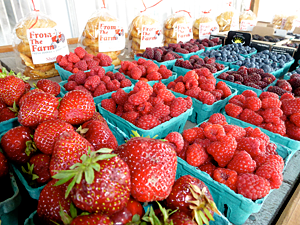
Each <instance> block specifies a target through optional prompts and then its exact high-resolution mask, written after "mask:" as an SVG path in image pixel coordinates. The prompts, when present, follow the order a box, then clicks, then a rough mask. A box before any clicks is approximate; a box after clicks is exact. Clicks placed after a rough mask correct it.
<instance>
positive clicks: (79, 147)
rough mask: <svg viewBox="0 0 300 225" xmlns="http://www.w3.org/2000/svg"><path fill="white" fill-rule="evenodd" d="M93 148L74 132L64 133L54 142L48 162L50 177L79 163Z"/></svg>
mask: <svg viewBox="0 0 300 225" xmlns="http://www.w3.org/2000/svg"><path fill="white" fill-rule="evenodd" d="M88 148H90V149H91V150H92V151H94V147H93V146H92V145H91V144H90V143H89V142H88V141H87V140H86V139H85V138H83V137H81V136H80V135H79V134H78V133H76V132H75V131H65V132H63V133H62V134H61V135H60V136H59V138H58V139H57V140H56V142H55V145H54V148H53V153H52V157H51V161H50V173H51V176H53V175H54V174H56V173H57V172H58V171H60V170H67V169H69V167H70V166H72V165H73V164H75V163H77V162H80V157H81V156H82V155H83V154H86V153H87V151H88Z"/></svg>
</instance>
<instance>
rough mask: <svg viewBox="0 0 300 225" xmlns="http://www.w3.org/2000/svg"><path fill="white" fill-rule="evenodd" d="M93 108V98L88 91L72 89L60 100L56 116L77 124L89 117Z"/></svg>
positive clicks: (92, 112) (93, 110)
mask: <svg viewBox="0 0 300 225" xmlns="http://www.w3.org/2000/svg"><path fill="white" fill-rule="evenodd" d="M95 109H96V107H95V103H94V99H93V97H92V96H91V95H90V94H89V93H86V92H84V91H79V90H74V91H70V92H68V93H67V94H66V95H65V96H64V97H63V98H62V100H61V101H60V105H59V109H58V111H59V113H58V117H59V119H61V120H64V121H66V122H68V123H70V124H72V125H78V124H82V123H84V122H86V121H88V120H89V119H91V118H92V116H93V114H94V112H95Z"/></svg>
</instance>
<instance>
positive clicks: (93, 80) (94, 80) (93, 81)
mask: <svg viewBox="0 0 300 225" xmlns="http://www.w3.org/2000/svg"><path fill="white" fill-rule="evenodd" d="M100 83H101V80H100V77H98V76H89V77H88V78H87V79H86V80H85V83H84V87H85V88H86V89H88V90H89V91H91V92H93V91H95V90H96V88H97V87H98V85H99V84H100Z"/></svg>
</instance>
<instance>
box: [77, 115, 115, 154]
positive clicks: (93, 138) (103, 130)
mask: <svg viewBox="0 0 300 225" xmlns="http://www.w3.org/2000/svg"><path fill="white" fill-rule="evenodd" d="M85 129H87V131H86V132H85ZM82 131H84V133H83V136H84V137H85V138H86V140H88V142H90V143H91V144H92V146H93V147H94V149H97V150H98V149H100V148H110V149H113V150H114V149H116V147H118V142H117V139H116V138H115V136H114V135H113V133H112V132H111V130H110V129H109V127H108V126H107V124H106V123H103V122H101V121H99V120H90V121H87V122H85V123H84V124H83V125H82Z"/></svg>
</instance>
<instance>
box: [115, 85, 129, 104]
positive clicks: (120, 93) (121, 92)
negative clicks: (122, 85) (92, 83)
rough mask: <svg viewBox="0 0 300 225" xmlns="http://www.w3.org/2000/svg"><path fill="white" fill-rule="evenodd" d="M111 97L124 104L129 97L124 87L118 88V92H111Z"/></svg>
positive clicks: (117, 102)
mask: <svg viewBox="0 0 300 225" xmlns="http://www.w3.org/2000/svg"><path fill="white" fill-rule="evenodd" d="M111 98H112V99H113V100H114V101H115V102H116V104H118V105H124V104H125V103H126V101H127V99H128V94H127V93H126V92H125V91H124V90H123V89H118V90H117V91H116V92H114V93H112V94H111Z"/></svg>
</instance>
